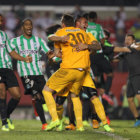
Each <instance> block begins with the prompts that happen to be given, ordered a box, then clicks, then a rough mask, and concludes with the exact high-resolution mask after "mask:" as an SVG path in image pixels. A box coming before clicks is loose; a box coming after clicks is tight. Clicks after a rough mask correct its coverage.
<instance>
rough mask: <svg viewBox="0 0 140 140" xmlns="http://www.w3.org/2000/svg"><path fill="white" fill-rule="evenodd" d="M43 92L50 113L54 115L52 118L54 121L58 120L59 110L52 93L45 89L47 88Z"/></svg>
mask: <svg viewBox="0 0 140 140" xmlns="http://www.w3.org/2000/svg"><path fill="white" fill-rule="evenodd" d="M42 93H43V96H44V99H45V102H46V104H47V107H48V110H49V113H50V115H51V117H52V120H53V121H56V120H58V119H59V118H58V115H57V111H56V103H55V101H54V98H53V96H52V93H51V92H49V91H45V90H43V91H42Z"/></svg>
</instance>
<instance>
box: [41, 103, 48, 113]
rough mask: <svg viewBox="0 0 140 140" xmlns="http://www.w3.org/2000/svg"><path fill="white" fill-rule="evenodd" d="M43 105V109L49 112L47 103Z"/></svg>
mask: <svg viewBox="0 0 140 140" xmlns="http://www.w3.org/2000/svg"><path fill="white" fill-rule="evenodd" d="M42 107H43V110H44V111H45V112H48V107H47V105H46V104H43V105H42Z"/></svg>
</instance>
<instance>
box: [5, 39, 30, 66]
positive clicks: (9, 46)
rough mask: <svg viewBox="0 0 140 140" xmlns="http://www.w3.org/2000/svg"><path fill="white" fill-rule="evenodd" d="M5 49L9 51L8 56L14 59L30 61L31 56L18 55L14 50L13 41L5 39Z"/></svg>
mask: <svg viewBox="0 0 140 140" xmlns="http://www.w3.org/2000/svg"><path fill="white" fill-rule="evenodd" d="M6 47H7V51H8V52H9V54H10V56H11V57H12V58H14V59H16V60H19V61H24V62H26V63H30V62H32V57H31V56H29V55H28V56H26V57H23V56H20V55H19V54H18V53H17V52H16V51H15V48H16V46H15V45H14V42H12V41H10V40H8V41H7V45H6Z"/></svg>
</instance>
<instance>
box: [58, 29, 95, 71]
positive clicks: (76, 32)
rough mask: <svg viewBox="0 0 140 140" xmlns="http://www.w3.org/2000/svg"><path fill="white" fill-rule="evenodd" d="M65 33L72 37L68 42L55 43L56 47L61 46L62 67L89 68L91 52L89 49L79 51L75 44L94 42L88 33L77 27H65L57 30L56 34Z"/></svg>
mask: <svg viewBox="0 0 140 140" xmlns="http://www.w3.org/2000/svg"><path fill="white" fill-rule="evenodd" d="M64 35H67V36H69V37H70V39H69V40H68V42H67V43H60V42H59V43H58V42H57V43H55V47H56V48H60V49H61V51H62V63H61V65H60V67H61V68H84V69H88V68H89V66H90V58H89V55H90V52H89V51H88V50H84V51H80V52H77V51H76V48H75V47H76V46H75V45H76V44H78V43H85V44H91V43H92V42H91V39H90V37H89V36H88V34H87V33H86V32H85V31H84V30H81V29H80V28H75V27H65V28H62V29H59V30H58V31H57V32H56V36H64Z"/></svg>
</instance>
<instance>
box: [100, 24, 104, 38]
mask: <svg viewBox="0 0 140 140" xmlns="http://www.w3.org/2000/svg"><path fill="white" fill-rule="evenodd" d="M99 33H100V34H99V38H100V39H103V38H105V34H104V31H103V28H102V26H101V25H100V31H99Z"/></svg>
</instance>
